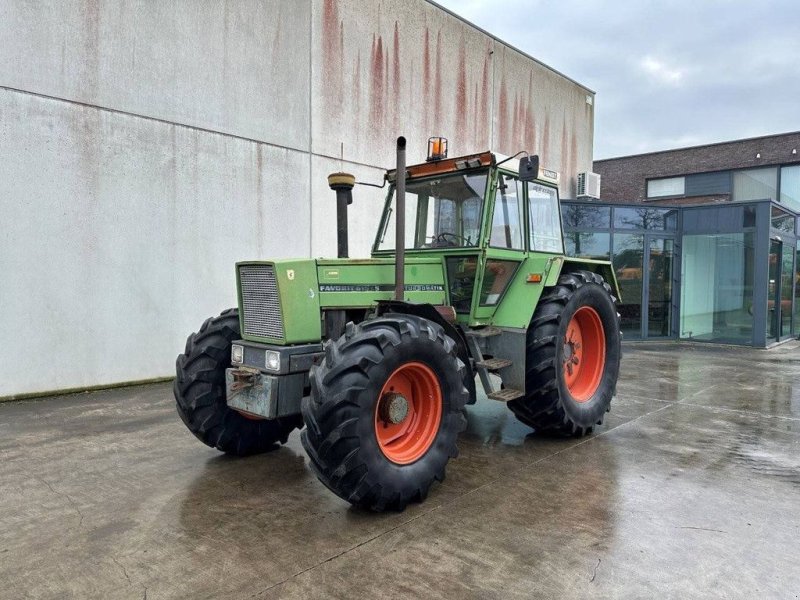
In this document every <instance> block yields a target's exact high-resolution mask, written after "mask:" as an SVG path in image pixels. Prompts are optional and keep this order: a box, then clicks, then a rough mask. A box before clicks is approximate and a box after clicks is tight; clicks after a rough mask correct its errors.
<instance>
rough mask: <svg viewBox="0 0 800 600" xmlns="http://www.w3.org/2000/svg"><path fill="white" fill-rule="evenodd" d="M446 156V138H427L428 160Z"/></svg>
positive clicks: (440, 158)
mask: <svg viewBox="0 0 800 600" xmlns="http://www.w3.org/2000/svg"><path fill="white" fill-rule="evenodd" d="M443 158H447V138H443V137H432V138H428V158H427V159H426V160H427V161H428V162H432V161H435V160H442V159H443Z"/></svg>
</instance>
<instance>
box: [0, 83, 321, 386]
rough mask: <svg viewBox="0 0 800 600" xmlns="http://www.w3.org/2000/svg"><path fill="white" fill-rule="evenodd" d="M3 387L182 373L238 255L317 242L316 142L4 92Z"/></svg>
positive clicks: (225, 294)
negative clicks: (194, 334)
mask: <svg viewBox="0 0 800 600" xmlns="http://www.w3.org/2000/svg"><path fill="white" fill-rule="evenodd" d="M0 165H2V173H3V176H2V177H0V214H2V220H3V235H2V236H0V273H2V288H0V310H1V311H2V312H0V339H3V340H6V342H7V343H5V344H3V345H1V346H0V397H2V396H5V395H12V394H21V393H29V392H37V391H43V390H52V389H62V388H72V387H80V386H91V385H98V384H104V383H114V382H119V381H129V380H137V379H144V378H151V377H157V376H165V375H169V374H170V372H171V369H172V364H173V362H174V359H175V356H176V354H177V353H178V351H179V350H180V349H181V348H182V347H183V342H184V340H185V338H186V335H187V334H188V333H190V332H191V331H194V330H196V329H197V328H198V327H199V325H200V324H201V323H202V322H203V320H204V319H205V318H206V317H208V316H210V315H212V314H216V313H218V312H219V311H220V310H221V309H223V308H226V307H230V306H234V305H235V302H236V293H235V271H234V263H235V262H236V261H237V260H241V259H243V258H259V257H281V256H304V255H307V254H308V249H309V233H308V228H307V227H295V226H294V225H295V224H298V223H299V224H302V223H307V222H308V219H309V205H308V198H309V190H308V178H307V177H305V176H301V177H297V178H290V177H287V176H286V174H287V173H300V174H304V173H307V172H308V155H307V154H303V153H299V152H294V151H289V150H283V149H275V148H272V147H270V146H265V145H263V144H254V143H251V142H247V141H243V140H239V139H236V138H230V137H226V136H221V135H217V134H209V133H205V132H198V131H196V130H192V129H189V128H186V127H181V126H174V125H168V124H165V123H161V122H157V121H150V120H145V119H139V118H134V117H129V116H126V115H120V114H116V113H112V112H108V111H100V110H97V109H94V108H87V107H83V106H77V105H74V104H69V103H64V102H59V101H54V100H48V99H42V98H38V97H35V96H30V95H26V94H20V93H17V92H8V91H2V90H0Z"/></svg>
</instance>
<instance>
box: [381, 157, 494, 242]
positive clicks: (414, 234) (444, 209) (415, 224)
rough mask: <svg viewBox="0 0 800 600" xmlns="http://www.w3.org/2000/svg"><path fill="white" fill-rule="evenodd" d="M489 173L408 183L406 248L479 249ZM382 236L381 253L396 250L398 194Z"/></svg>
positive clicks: (445, 176) (448, 175)
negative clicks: (477, 247)
mask: <svg viewBox="0 0 800 600" xmlns="http://www.w3.org/2000/svg"><path fill="white" fill-rule="evenodd" d="M486 178H487V171H479V172H472V173H468V174H463V173H448V174H447V175H440V176H438V177H430V178H427V179H422V180H419V181H408V182H407V183H406V210H405V213H406V214H405V217H406V248H407V249H409V250H414V249H426V248H470V247H474V246H477V245H478V238H479V234H480V228H481V210H482V208H483V194H484V192H485V190H486ZM389 193H390V194H391V198H390V202H389V209H388V210H389V214H388V215H387V216H386V217H385V218H384V220H383V227H382V230H381V231H380V232H379V236H378V242H377V244H376V249H377V250H394V248H395V239H394V236H395V227H396V225H395V216H396V212H397V210H396V198H395V196H394V193H395V190H394V188H392V189H391V191H390V192H389Z"/></svg>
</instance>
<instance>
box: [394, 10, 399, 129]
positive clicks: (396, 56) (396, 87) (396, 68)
mask: <svg viewBox="0 0 800 600" xmlns="http://www.w3.org/2000/svg"><path fill="white" fill-rule="evenodd" d="M399 101H400V30H399V25H398V22H397V21H395V22H394V39H393V40H392V107H393V110H392V113H393V117H394V118H393V120H392V125H393V126H394V133H395V135H399V133H400V132H399V131H398V129H399V118H400V117H399V115H400V107H399V106H398V103H399Z"/></svg>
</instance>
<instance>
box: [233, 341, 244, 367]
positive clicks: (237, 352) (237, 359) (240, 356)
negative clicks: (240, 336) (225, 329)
mask: <svg viewBox="0 0 800 600" xmlns="http://www.w3.org/2000/svg"><path fill="white" fill-rule="evenodd" d="M231 362H232V363H233V364H235V365H240V364H242V363H243V362H244V346H240V345H239V344H234V345H233V346H231Z"/></svg>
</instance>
